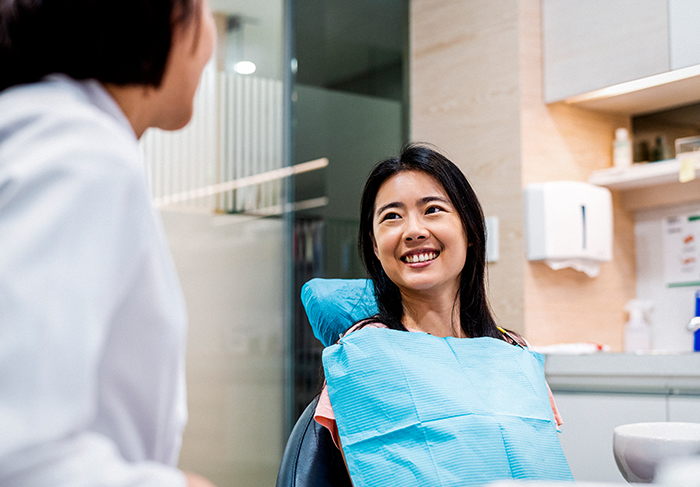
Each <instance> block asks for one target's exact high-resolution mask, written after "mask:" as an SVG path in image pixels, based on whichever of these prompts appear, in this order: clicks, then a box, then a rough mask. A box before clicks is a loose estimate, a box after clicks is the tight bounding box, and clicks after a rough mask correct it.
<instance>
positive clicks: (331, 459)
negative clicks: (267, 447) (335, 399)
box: [276, 396, 352, 487]
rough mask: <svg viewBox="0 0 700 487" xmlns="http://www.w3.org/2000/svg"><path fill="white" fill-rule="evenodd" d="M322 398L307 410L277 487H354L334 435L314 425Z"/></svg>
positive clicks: (285, 457)
mask: <svg viewBox="0 0 700 487" xmlns="http://www.w3.org/2000/svg"><path fill="white" fill-rule="evenodd" d="M317 403H318V396H316V398H314V400H313V401H311V403H310V404H309V405H308V406H307V407H306V409H305V410H304V412H303V413H302V414H301V416H300V417H299V419H298V420H297V423H296V424H295V425H294V428H293V429H292V433H291V434H290V435H289V439H288V440H287V446H286V447H285V449H284V455H283V456H282V464H281V465H280V470H279V473H278V474H277V484H276V487H351V486H352V483H351V482H350V477H349V475H348V471H347V470H346V468H345V462H344V461H343V456H342V454H341V453H340V450H338V449H337V448H336V447H335V445H334V444H333V438H332V437H331V434H330V432H329V431H328V430H327V429H326V428H324V427H323V426H321V425H320V424H318V423H317V422H316V421H314V412H315V410H316V404H317Z"/></svg>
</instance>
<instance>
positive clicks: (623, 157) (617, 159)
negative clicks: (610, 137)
mask: <svg viewBox="0 0 700 487" xmlns="http://www.w3.org/2000/svg"><path fill="white" fill-rule="evenodd" d="M631 165H632V141H631V140H630V133H629V131H628V130H627V129H626V128H624V127H621V128H619V129H616V130H615V141H614V142H613V166H614V167H621V168H624V167H630V166H631Z"/></svg>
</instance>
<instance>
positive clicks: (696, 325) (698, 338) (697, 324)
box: [688, 291, 700, 352]
mask: <svg viewBox="0 0 700 487" xmlns="http://www.w3.org/2000/svg"><path fill="white" fill-rule="evenodd" d="M688 330H690V331H692V332H693V333H695V344H694V345H693V350H695V351H696V352H700V291H696V292H695V318H693V319H692V320H690V323H689V324H688Z"/></svg>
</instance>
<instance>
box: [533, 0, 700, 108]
mask: <svg viewBox="0 0 700 487" xmlns="http://www.w3.org/2000/svg"><path fill="white" fill-rule="evenodd" d="M687 1H688V2H697V0H687ZM542 36H543V65H544V66H543V67H544V98H545V102H546V103H551V102H555V101H560V100H563V99H565V98H568V97H571V96H573V95H578V94H581V93H586V92H588V91H592V90H596V89H599V88H604V87H607V86H612V85H615V84H618V83H622V82H625V81H631V80H634V79H638V78H643V77H646V76H651V75H654V74H658V73H662V72H665V71H668V70H669V69H670V62H669V40H668V5H667V0H585V1H579V0H542Z"/></svg>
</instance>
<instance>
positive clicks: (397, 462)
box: [323, 328, 573, 487]
mask: <svg viewBox="0 0 700 487" xmlns="http://www.w3.org/2000/svg"><path fill="white" fill-rule="evenodd" d="M323 365H324V370H325V374H326V381H327V385H328V393H329V396H330V399H331V404H332V406H333V410H334V412H335V416H336V421H337V423H338V430H339V432H340V439H341V443H342V445H343V451H344V453H345V458H346V461H347V465H348V470H349V472H350V476H351V478H352V481H353V485H354V486H355V487H364V486H394V485H400V486H402V487H407V486H420V487H425V486H442V487H448V486H455V487H457V486H459V487H464V486H472V485H484V484H487V483H489V482H492V481H495V480H499V479H530V480H551V481H562V480H563V481H573V477H572V476H571V472H570V470H569V466H568V464H567V462H566V459H565V457H564V453H563V451H562V449H561V446H560V444H559V439H558V437H557V432H556V422H555V420H554V415H553V413H552V409H551V406H550V403H549V396H548V391H547V386H546V383H545V379H544V356H542V355H541V354H538V353H535V352H532V351H529V350H526V349H522V348H519V347H515V346H513V345H511V344H508V343H506V342H504V341H501V340H497V339H493V338H487V337H483V338H472V339H459V338H452V337H448V338H439V337H434V336H431V335H428V334H425V333H408V332H402V331H396V330H389V329H377V328H364V329H361V330H358V331H356V332H353V333H351V334H349V335H347V336H345V337H343V338H342V339H341V340H340V341H339V342H338V343H337V344H336V345H333V346H331V347H328V348H326V349H325V350H324V352H323Z"/></svg>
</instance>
